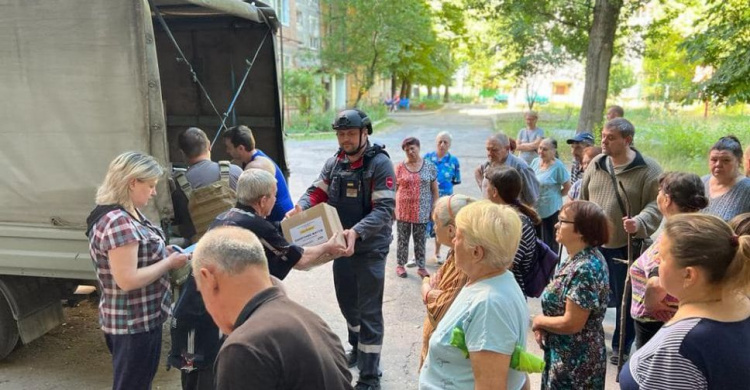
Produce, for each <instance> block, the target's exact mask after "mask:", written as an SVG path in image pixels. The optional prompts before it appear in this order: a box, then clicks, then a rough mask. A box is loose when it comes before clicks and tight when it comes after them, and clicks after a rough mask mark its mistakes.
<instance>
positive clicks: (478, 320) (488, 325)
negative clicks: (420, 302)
mask: <svg viewBox="0 0 750 390" xmlns="http://www.w3.org/2000/svg"><path fill="white" fill-rule="evenodd" d="M528 325H529V311H528V309H527V306H526V298H525V297H524V295H523V292H522V291H521V288H520V287H518V283H516V279H515V278H514V277H513V273H511V272H510V271H506V272H504V273H502V274H500V275H497V276H494V277H491V278H488V279H484V280H480V281H478V282H476V283H474V284H472V285H470V286H466V287H464V288H463V289H461V292H460V293H459V294H458V296H457V297H456V299H455V301H453V304H451V306H450V308H449V309H448V312H446V313H445V316H444V317H443V319H442V320H440V322H439V323H438V326H437V329H435V331H434V332H433V333H432V337H430V348H429V352H428V353H427V358H426V360H425V362H424V366H423V367H422V372H421V373H420V375H419V388H420V389H473V388H474V372H473V371H472V369H471V360H470V359H468V358H467V357H465V356H464V353H463V352H462V351H461V350H460V349H459V348H457V347H454V346H452V345H451V342H450V341H451V337H452V333H453V329H454V328H456V327H460V328H461V329H463V331H464V334H465V335H466V347H467V348H468V350H469V352H478V351H492V352H496V353H500V354H504V355H512V354H513V350H514V349H515V347H516V345H521V346H525V345H526V330H527V327H528ZM525 381H526V377H525V374H524V373H523V372H520V371H516V370H513V369H510V368H509V369H508V382H507V383H508V389H510V390H517V389H520V388H521V387H523V384H524V383H525Z"/></svg>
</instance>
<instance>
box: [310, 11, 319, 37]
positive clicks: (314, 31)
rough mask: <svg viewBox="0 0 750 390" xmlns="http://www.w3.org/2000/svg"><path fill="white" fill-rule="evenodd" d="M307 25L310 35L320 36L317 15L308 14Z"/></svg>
mask: <svg viewBox="0 0 750 390" xmlns="http://www.w3.org/2000/svg"><path fill="white" fill-rule="evenodd" d="M308 27H309V28H310V35H312V36H314V37H319V36H320V23H319V22H318V17H317V16H310V23H309V24H308Z"/></svg>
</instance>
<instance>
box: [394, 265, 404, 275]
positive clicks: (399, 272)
mask: <svg viewBox="0 0 750 390" xmlns="http://www.w3.org/2000/svg"><path fill="white" fill-rule="evenodd" d="M396 275H398V277H399V278H405V277H406V268H404V266H403V265H399V266H398V267H396Z"/></svg>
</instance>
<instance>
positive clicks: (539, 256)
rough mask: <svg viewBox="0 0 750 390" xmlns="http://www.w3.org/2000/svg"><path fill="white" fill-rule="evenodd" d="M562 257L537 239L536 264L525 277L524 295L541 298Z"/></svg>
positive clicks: (534, 263) (533, 264) (532, 265)
mask: <svg viewBox="0 0 750 390" xmlns="http://www.w3.org/2000/svg"><path fill="white" fill-rule="evenodd" d="M559 261H560V257H559V256H558V255H557V253H555V252H554V251H552V249H550V247H549V246H547V244H545V243H544V241H542V240H540V239H539V238H537V239H536V250H535V251H534V262H533V263H532V264H531V268H530V269H529V272H528V273H527V274H526V275H524V277H523V293H524V294H526V296H527V297H532V298H539V297H540V296H541V295H542V292H543V291H544V289H545V287H547V284H549V281H550V279H552V275H554V273H555V268H556V267H557V263H558V262H559Z"/></svg>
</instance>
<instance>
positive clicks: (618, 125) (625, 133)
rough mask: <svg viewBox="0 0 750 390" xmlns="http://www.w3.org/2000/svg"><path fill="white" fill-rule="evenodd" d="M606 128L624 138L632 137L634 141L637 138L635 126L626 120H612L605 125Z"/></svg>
mask: <svg viewBox="0 0 750 390" xmlns="http://www.w3.org/2000/svg"><path fill="white" fill-rule="evenodd" d="M604 128H605V129H609V130H615V131H617V132H618V133H620V135H621V136H622V137H623V138H625V137H630V138H631V139H632V138H634V137H635V126H633V124H632V123H630V121H629V120H627V119H625V118H614V119H611V120H610V121H608V122H607V123H605V124H604Z"/></svg>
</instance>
